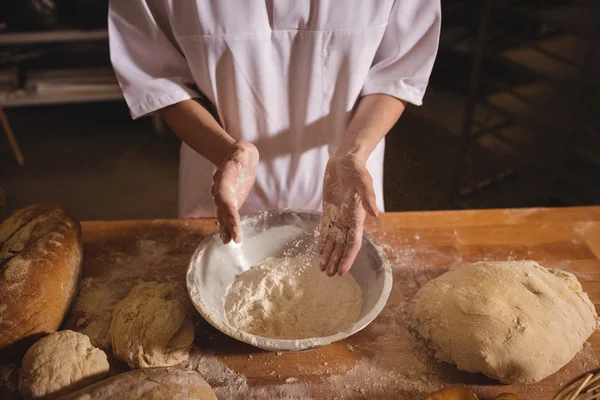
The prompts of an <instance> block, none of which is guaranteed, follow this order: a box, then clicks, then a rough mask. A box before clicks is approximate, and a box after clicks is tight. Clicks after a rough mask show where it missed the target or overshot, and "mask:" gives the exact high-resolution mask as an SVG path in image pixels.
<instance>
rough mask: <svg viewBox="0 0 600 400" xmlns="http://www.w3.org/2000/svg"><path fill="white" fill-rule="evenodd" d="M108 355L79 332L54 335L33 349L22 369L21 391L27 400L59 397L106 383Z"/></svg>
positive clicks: (28, 353)
mask: <svg viewBox="0 0 600 400" xmlns="http://www.w3.org/2000/svg"><path fill="white" fill-rule="evenodd" d="M108 369H109V365H108V360H107V359H106V354H105V353H104V352H103V351H102V350H100V349H97V348H95V347H93V346H92V345H91V343H90V339H89V338H88V337H87V336H85V335H83V334H81V333H77V332H73V331H69V330H65V331H59V332H55V333H53V334H50V335H48V336H46V337H44V338H42V339H40V340H39V341H37V342H36V343H35V344H34V345H33V346H31V347H30V348H29V350H28V351H27V353H26V354H25V357H24V358H23V363H22V366H21V372H20V375H19V392H21V395H22V396H23V397H24V398H25V399H39V398H56V397H58V396H60V395H64V394H66V393H69V392H71V391H74V390H77V389H79V388H82V387H84V386H86V385H89V384H91V383H93V382H96V381H99V380H102V379H104V378H105V377H106V375H107V374H108Z"/></svg>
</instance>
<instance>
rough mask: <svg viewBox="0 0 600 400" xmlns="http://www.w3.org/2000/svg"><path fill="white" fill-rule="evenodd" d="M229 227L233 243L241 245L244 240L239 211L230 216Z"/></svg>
mask: <svg viewBox="0 0 600 400" xmlns="http://www.w3.org/2000/svg"><path fill="white" fill-rule="evenodd" d="M229 225H230V227H231V228H230V232H231V237H232V238H233V241H234V242H236V243H238V244H239V243H241V242H242V239H243V234H242V224H241V222H240V214H239V212H238V211H237V210H234V211H233V215H231V216H230V220H229Z"/></svg>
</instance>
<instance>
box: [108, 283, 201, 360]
mask: <svg viewBox="0 0 600 400" xmlns="http://www.w3.org/2000/svg"><path fill="white" fill-rule="evenodd" d="M188 301H189V300H188V299H187V292H186V291H185V288H183V287H182V286H181V285H179V284H177V283H158V282H144V283H140V284H139V285H137V286H135V287H134V288H133V289H131V292H129V295H128V296H127V297H126V298H125V299H123V300H122V301H121V302H120V303H119V304H117V306H116V307H115V309H114V311H113V315H112V321H111V324H110V331H109V332H110V338H111V341H112V348H113V353H114V354H115V356H117V357H118V358H119V359H121V360H123V361H125V362H126V363H127V364H128V365H129V366H130V367H131V368H147V367H159V366H170V365H175V364H178V363H180V362H182V361H185V360H187V359H188V356H189V349H190V347H192V344H193V342H194V325H193V324H192V321H191V320H190V318H189V316H188V313H187V310H188V304H187V302H188Z"/></svg>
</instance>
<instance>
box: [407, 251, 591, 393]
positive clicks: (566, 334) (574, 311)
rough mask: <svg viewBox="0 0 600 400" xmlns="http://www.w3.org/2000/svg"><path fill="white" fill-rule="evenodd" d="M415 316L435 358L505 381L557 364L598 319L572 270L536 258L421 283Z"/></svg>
mask: <svg viewBox="0 0 600 400" xmlns="http://www.w3.org/2000/svg"><path fill="white" fill-rule="evenodd" d="M412 316H413V327H414V328H415V329H416V330H417V331H418V332H419V333H420V334H421V335H422V336H423V337H424V338H425V339H427V340H429V341H430V345H431V347H432V348H433V349H435V350H436V357H437V358H438V359H439V360H440V361H444V362H447V363H451V364H456V366H457V367H458V369H460V370H463V371H468V372H472V373H478V372H481V373H483V374H485V375H487V376H488V377H490V378H492V379H498V380H500V381H501V382H504V383H530V382H536V381H539V380H541V379H543V378H545V377H547V376H549V375H551V374H553V373H555V372H556V371H558V370H559V369H560V368H562V367H563V366H564V365H565V364H567V363H568V362H569V361H570V360H571V359H572V358H573V357H574V356H575V355H576V354H577V352H579V351H580V350H581V349H582V347H583V344H584V342H585V341H586V340H587V338H588V337H589V336H590V335H591V334H592V333H593V332H594V330H595V329H596V326H597V319H598V316H597V314H596V310H595V308H594V305H593V304H592V302H591V301H590V299H589V298H588V296H587V294H586V293H584V292H583V291H582V288H581V285H580V283H579V282H578V281H577V278H575V276H574V275H572V274H571V273H568V272H565V271H560V270H556V269H546V268H544V267H542V266H540V265H539V264H537V263H536V262H534V261H506V262H478V263H474V264H471V265H467V266H464V267H462V268H458V269H455V270H453V271H449V272H447V273H445V274H444V275H442V276H440V277H439V278H437V279H434V280H432V281H430V282H428V283H426V284H425V285H423V287H422V288H421V289H420V290H419V292H418V293H417V295H416V296H415V299H414V303H413V309H412Z"/></svg>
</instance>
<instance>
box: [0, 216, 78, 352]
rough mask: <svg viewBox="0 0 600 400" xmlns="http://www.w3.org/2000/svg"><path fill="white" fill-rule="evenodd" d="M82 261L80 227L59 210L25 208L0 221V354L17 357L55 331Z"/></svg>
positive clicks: (73, 292) (73, 288)
mask: <svg viewBox="0 0 600 400" xmlns="http://www.w3.org/2000/svg"><path fill="white" fill-rule="evenodd" d="M82 261H83V243H82V240H81V227H80V225H79V222H78V221H77V220H75V219H74V218H73V217H72V216H70V215H69V214H68V213H67V211H66V210H64V209H62V208H61V207H58V206H53V205H34V206H29V207H26V208H22V209H20V210H17V211H15V212H14V213H13V214H12V215H10V216H9V217H8V218H7V219H6V220H4V221H3V222H2V223H0V351H2V352H3V353H7V354H9V355H10V354H21V355H22V354H23V353H24V351H25V350H27V348H28V347H29V346H30V345H31V344H33V342H35V341H37V340H38V339H40V337H42V336H44V335H46V334H48V333H52V332H55V331H56V330H57V329H58V328H59V326H60V324H61V323H62V320H63V318H64V317H65V314H66V313H67V311H68V309H69V306H70V305H71V302H72V301H73V300H74V298H75V296H76V292H77V286H78V283H79V280H80V277H81V271H82Z"/></svg>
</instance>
